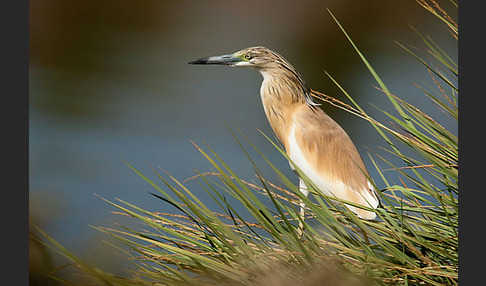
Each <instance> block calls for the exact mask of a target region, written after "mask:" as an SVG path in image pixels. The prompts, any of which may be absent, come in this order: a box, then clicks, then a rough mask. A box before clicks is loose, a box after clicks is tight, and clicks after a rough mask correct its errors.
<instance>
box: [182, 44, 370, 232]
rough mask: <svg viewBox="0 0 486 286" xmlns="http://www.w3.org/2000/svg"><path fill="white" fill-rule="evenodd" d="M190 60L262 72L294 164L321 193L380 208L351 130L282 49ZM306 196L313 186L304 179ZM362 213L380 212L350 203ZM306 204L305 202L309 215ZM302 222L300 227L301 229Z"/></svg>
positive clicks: (268, 104) (266, 98)
mask: <svg viewBox="0 0 486 286" xmlns="http://www.w3.org/2000/svg"><path fill="white" fill-rule="evenodd" d="M189 63H190V64H215V65H228V66H233V67H253V68H255V69H256V70H257V71H259V72H260V73H261V75H262V76H263V82H262V86H261V88H260V96H261V100H262V103H263V109H264V111H265V115H266V117H267V119H268V121H269V123H270V126H271V127H272V129H273V131H274V132H275V134H276V136H277V138H278V139H279V140H280V142H281V143H282V144H283V145H284V147H285V151H286V153H287V156H288V157H289V158H290V161H291V162H290V167H291V168H292V169H293V170H294V171H295V167H294V165H296V166H297V167H298V169H299V170H300V171H301V172H302V173H304V174H305V176H306V177H307V178H308V179H309V180H311V181H312V183H313V184H314V186H316V187H317V188H318V189H319V190H320V191H321V192H323V193H324V194H325V195H327V196H330V197H336V198H339V199H342V200H345V201H349V202H352V203H355V204H357V205H362V206H367V207H370V208H373V209H376V208H377V207H378V205H379V200H378V196H377V194H376V193H375V192H376V191H375V189H374V188H373V185H372V184H371V183H370V181H369V180H368V178H369V175H368V172H367V171H366V168H365V166H364V163H363V160H362V159H361V157H360V155H359V153H358V150H357V149H356V147H355V146H354V144H353V142H352V141H351V139H350V138H349V136H348V134H347V133H346V132H345V131H344V130H343V129H342V128H341V126H339V124H337V123H336V122H335V121H334V120H333V119H332V118H331V117H329V116H328V115H327V114H326V113H324V111H323V110H322V109H321V108H319V107H318V106H317V105H318V104H317V103H315V101H314V100H313V97H312V96H311V92H312V91H311V89H309V88H308V87H307V86H306V84H305V82H304V80H303V79H302V77H301V75H300V74H299V73H298V72H297V71H296V70H295V68H294V67H293V66H292V65H291V64H290V63H289V62H288V61H286V60H285V59H284V58H283V57H282V56H281V55H279V54H278V53H276V52H274V51H271V50H269V49H267V48H265V47H251V48H246V49H243V50H240V51H237V52H235V53H232V54H228V55H222V56H213V57H207V58H201V59H199V60H195V61H192V62H189ZM299 190H300V192H302V193H303V194H304V195H305V196H307V195H308V194H309V189H308V186H306V185H305V182H304V180H302V178H299ZM346 207H348V208H349V209H350V210H351V211H353V212H354V213H355V214H357V215H358V217H360V218H362V219H367V220H373V219H375V218H376V214H375V212H372V211H368V210H364V209H361V208H357V207H354V206H351V205H349V204H346ZM304 208H305V205H304V204H303V202H302V201H301V203H300V214H299V215H300V216H301V218H302V219H304ZM302 227H303V225H302V223H299V230H300V231H302Z"/></svg>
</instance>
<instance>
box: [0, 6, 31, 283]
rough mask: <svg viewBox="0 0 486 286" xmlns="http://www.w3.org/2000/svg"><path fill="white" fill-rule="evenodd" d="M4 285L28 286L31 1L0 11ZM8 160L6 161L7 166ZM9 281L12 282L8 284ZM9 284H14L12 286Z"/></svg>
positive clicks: (1, 8) (1, 200)
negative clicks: (0, 36)
mask: <svg viewBox="0 0 486 286" xmlns="http://www.w3.org/2000/svg"><path fill="white" fill-rule="evenodd" d="M0 11H1V15H0V27H1V28H2V33H1V35H2V40H1V42H0V43H1V44H0V47H1V55H2V56H1V61H0V63H1V64H0V67H1V68H0V70H1V75H0V76H1V77H0V78H1V83H2V84H1V104H0V106H1V110H2V111H1V115H2V118H1V123H2V129H1V137H0V138H1V140H0V141H1V142H2V145H3V146H2V151H3V152H2V154H3V155H2V160H1V162H2V167H3V172H2V173H1V178H2V190H1V194H2V198H1V199H0V202H2V204H1V206H0V210H1V211H0V218H1V223H2V227H1V235H0V237H1V238H2V240H3V241H2V246H3V247H2V254H3V255H4V256H3V259H2V262H3V263H2V264H3V267H2V270H3V272H4V274H3V277H2V283H1V284H3V285H29V279H28V278H29V277H28V254H29V253H28V226H29V221H28V153H29V152H28V150H29V149H28V95H29V70H28V67H29V1H28V0H15V1H3V2H2V5H1V6H0ZM4 159H6V160H4ZM9 280H11V281H9ZM9 282H11V283H9Z"/></svg>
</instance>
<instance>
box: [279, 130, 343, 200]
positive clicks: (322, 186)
mask: <svg viewBox="0 0 486 286" xmlns="http://www.w3.org/2000/svg"><path fill="white" fill-rule="evenodd" d="M287 152H288V154H287V155H288V156H289V158H290V160H292V162H293V163H294V164H295V165H296V166H297V167H298V168H299V169H300V171H301V172H303V173H304V174H305V175H306V176H307V177H308V178H309V179H310V180H311V181H312V182H313V183H314V184H315V185H316V187H318V188H319V190H321V191H322V192H324V194H326V195H328V196H330V195H333V192H331V190H333V189H334V188H333V186H332V184H331V182H330V181H329V180H326V179H325V178H323V177H322V176H321V175H319V174H318V173H317V172H316V171H315V170H314V168H312V166H311V165H310V164H309V163H308V162H307V160H306V159H305V157H304V153H303V152H302V150H301V149H300V147H299V145H298V144H297V140H296V138H295V124H293V125H292V127H291V130H290V134H289V137H288V150H287ZM290 167H291V168H293V166H292V163H290ZM334 193H335V192H334ZM335 195H338V194H335ZM338 196H339V195H338Z"/></svg>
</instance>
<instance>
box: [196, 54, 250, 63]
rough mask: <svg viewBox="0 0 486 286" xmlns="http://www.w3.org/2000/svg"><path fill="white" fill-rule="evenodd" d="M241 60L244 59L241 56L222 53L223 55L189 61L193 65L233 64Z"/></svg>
mask: <svg viewBox="0 0 486 286" xmlns="http://www.w3.org/2000/svg"><path fill="white" fill-rule="evenodd" d="M241 61H242V59H241V58H239V57H235V56H233V55H222V56H214V57H207V58H201V59H198V60H195V61H191V62H189V64H191V65H233V64H235V63H238V62H241Z"/></svg>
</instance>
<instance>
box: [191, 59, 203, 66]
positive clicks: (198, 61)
mask: <svg viewBox="0 0 486 286" xmlns="http://www.w3.org/2000/svg"><path fill="white" fill-rule="evenodd" d="M205 63H207V60H206V59H198V60H194V61H190V62H188V64H190V65H202V64H205Z"/></svg>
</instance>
